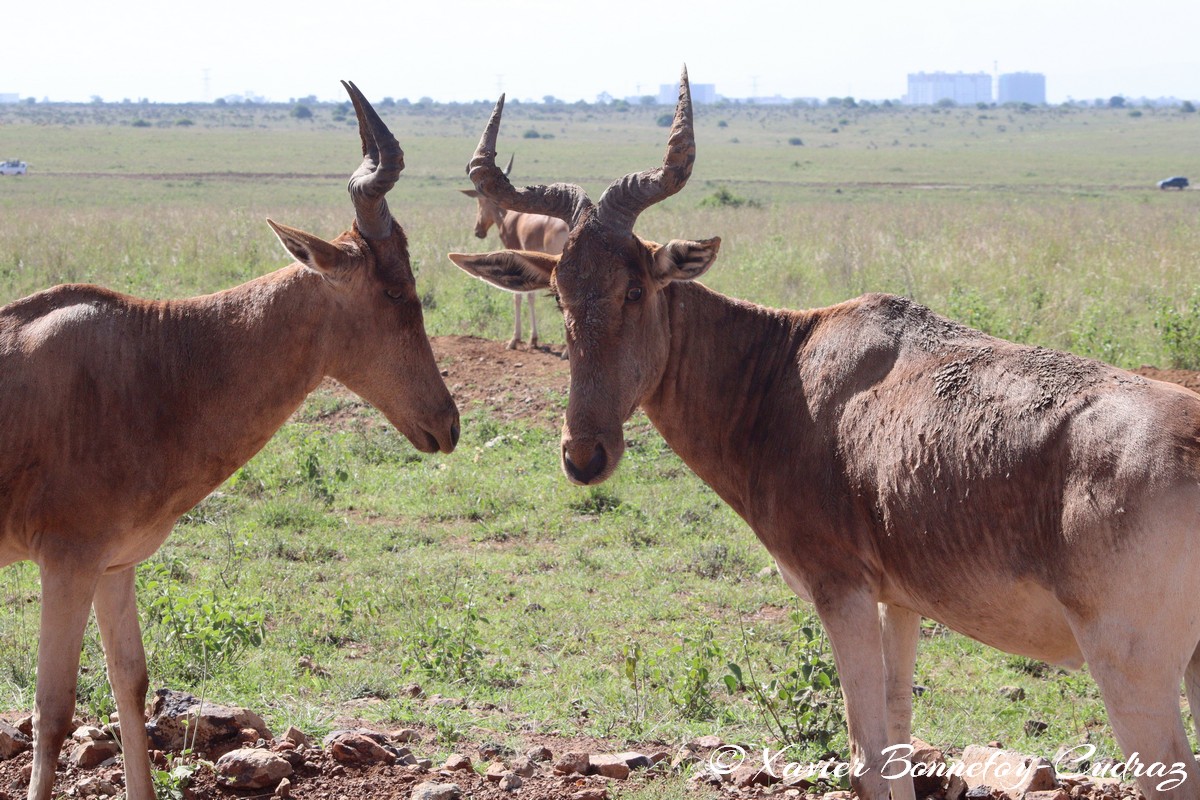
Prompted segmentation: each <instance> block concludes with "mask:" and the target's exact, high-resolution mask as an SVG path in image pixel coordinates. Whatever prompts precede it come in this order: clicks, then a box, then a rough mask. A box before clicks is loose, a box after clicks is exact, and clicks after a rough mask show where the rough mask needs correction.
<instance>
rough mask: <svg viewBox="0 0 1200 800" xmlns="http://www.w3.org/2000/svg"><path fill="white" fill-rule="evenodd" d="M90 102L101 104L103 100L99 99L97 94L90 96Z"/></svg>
mask: <svg viewBox="0 0 1200 800" xmlns="http://www.w3.org/2000/svg"><path fill="white" fill-rule="evenodd" d="M92 102H93V103H103V102H104V98H103V97H101V96H100V95H98V94H94V95H92Z"/></svg>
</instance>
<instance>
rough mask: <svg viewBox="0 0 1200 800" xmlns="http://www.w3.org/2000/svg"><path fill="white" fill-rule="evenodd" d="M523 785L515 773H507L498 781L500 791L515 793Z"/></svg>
mask: <svg viewBox="0 0 1200 800" xmlns="http://www.w3.org/2000/svg"><path fill="white" fill-rule="evenodd" d="M523 783H524V781H523V780H521V776H520V775H518V774H517V773H515V772H509V773H507V774H506V775H504V777H502V778H501V779H500V783H499V786H500V789H501V790H502V791H505V792H515V791H516V790H517V789H520V788H521V784H523Z"/></svg>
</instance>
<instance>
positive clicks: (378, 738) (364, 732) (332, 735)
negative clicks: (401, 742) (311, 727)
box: [321, 728, 391, 749]
mask: <svg viewBox="0 0 1200 800" xmlns="http://www.w3.org/2000/svg"><path fill="white" fill-rule="evenodd" d="M348 733H353V734H355V735H357V736H365V737H367V738H368V739H370V740H371V741H373V742H375V744H377V745H380V746H383V745H386V744H389V743H390V742H391V739H389V738H388V737H387V736H385V735H384V734H382V733H380V732H379V731H373V730H371V729H370V728H339V729H338V730H336V731H330V732H329V733H327V734H325V738H324V739H322V740H321V747H323V748H326V749H328V748H329V746H330V745H331V744H333V741H334V740H335V739H339V738H341V737H342V736H345V735H346V734H348Z"/></svg>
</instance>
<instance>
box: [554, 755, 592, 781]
mask: <svg viewBox="0 0 1200 800" xmlns="http://www.w3.org/2000/svg"><path fill="white" fill-rule="evenodd" d="M591 763H592V759H591V756H589V755H588V754H587V753H583V752H580V751H578V750H572V751H571V752H569V753H563V754H562V756H561V757H560V758H559V759H558V761H557V762H555V764H554V772H555V774H557V775H573V774H575V773H578V774H580V775H587V774H588V768H589V767H590V766H591Z"/></svg>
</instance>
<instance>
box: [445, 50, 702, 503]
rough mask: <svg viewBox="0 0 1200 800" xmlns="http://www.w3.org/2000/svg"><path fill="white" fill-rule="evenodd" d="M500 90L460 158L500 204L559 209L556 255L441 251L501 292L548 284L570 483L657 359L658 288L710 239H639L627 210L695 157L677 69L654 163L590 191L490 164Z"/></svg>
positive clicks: (585, 478)
mask: <svg viewBox="0 0 1200 800" xmlns="http://www.w3.org/2000/svg"><path fill="white" fill-rule="evenodd" d="M503 109H504V98H503V96H502V97H501V98H500V101H499V102H498V103H497V104H496V109H495V111H493V112H492V117H491V120H490V121H489V122H488V126H487V128H486V129H485V131H484V133H483V137H482V138H481V139H480V142H479V147H478V148H477V149H476V151H475V156H474V158H472V159H471V163H470V164H469V165H468V167H467V171H468V173H469V175H470V177H471V181H472V182H473V183H474V184H475V188H476V189H478V190H479V192H480V193H481V194H482V195H484V196H485V197H488V198H490V199H492V200H494V201H495V202H497V203H499V204H500V205H501V206H503V207H504V208H508V209H512V210H514V211H524V212H531V213H537V214H547V215H549V216H554V217H558V218H559V219H562V220H564V221H565V222H566V223H567V225H568V226H570V228H571V234H570V236H569V237H568V239H567V244H566V247H565V249H564V250H563V252H562V255H561V256H553V255H547V254H545V253H533V252H527V251H516V250H503V251H498V252H494V253H484V254H480V255H464V254H460V253H451V254H450V260H452V261H453V262H454V263H455V264H457V265H458V266H459V267H461V268H462V269H464V270H466V271H467V272H469V273H471V274H472V275H475V276H476V277H479V278H482V279H483V280H485V281H488V282H489V283H492V284H495V285H496V286H499V287H501V288H504V289H508V290H509V291H531V290H534V289H538V288H543V287H550V288H551V290H552V291H553V292H554V294H555V296H556V298H557V300H558V304H559V307H560V308H561V309H562V312H563V321H564V323H565V325H566V336H567V348H568V350H569V352H570V357H571V391H570V399H569V401H568V405H567V416H566V422H565V423H564V426H563V437H562V463H563V469H564V471H565V472H566V473H567V476H568V477H569V478H570V479H571V480H572V481H574V482H575V483H579V484H591V483H599V482H600V481H603V480H605V479H606V478H608V476H609V475H611V474H612V472H613V470H614V469H616V466H617V463H618V461H619V460H620V458H621V455H622V453H623V452H624V450H625V439H624V435H623V433H622V429H621V426H622V424H623V423H624V422H625V420H627V419H629V417H630V415H632V414H633V412H634V410H635V409H636V408H637V407H638V405H639V404H640V403H641V402H642V401H643V399H644V398H646V397H647V396H648V395H649V394H650V393H651V392H653V391H654V390H655V389H656V388H657V387H658V386H659V382H660V381H661V379H662V375H663V371H664V369H665V368H666V365H667V354H668V341H669V334H668V321H669V314H670V307H669V295H670V292H669V291H668V289H669V287H670V286H671V285H672V284H673V283H674V282H675V281H690V280H694V279H695V278H698V277H700V276H701V275H703V274H704V272H705V271H706V270H707V269H708V268H709V267H710V266H711V265H712V263H713V261H714V260H715V259H716V256H717V250H718V249H719V247H720V245H721V240H720V239H717V238H713V239H705V240H702V241H683V240H673V241H671V242H669V243H667V244H666V245H660V244H657V243H655V242H648V241H645V240H643V239H641V238H639V237H638V236H637V235H635V234H634V232H633V226H634V223H635V222H636V221H637V218H638V215H639V214H641V212H642V211H644V210H646V209H647V208H649V207H650V206H651V205H653V204H655V203H657V202H659V201H661V200H664V199H666V198H667V197H670V196H671V195H673V194H675V193H676V192H678V191H679V190H680V189H682V188H683V186H684V184H686V183H687V180H688V177H689V176H690V175H691V171H692V162H693V161H695V158H696V144H695V136H694V134H693V131H692V100H691V93H690V92H689V89H688V79H687V70H686V69H685V70H684V72H683V76H682V77H681V79H680V83H679V103H678V105H677V106H676V108H675V120H674V123H673V124H672V126H671V134H670V137H669V138H668V140H667V153H666V157H665V159H664V160H663V165H662V166H661V167H658V168H656V169H652V170H647V171H645V172H635V173H631V174H629V175H626V176H625V177H623V178H621V179H620V180H617V181H614V182H613V183H612V184H611V185H610V186H609V187H608V189H606V190H605V192H604V194H603V195H601V197H600V201H599V202H598V203H595V204H593V203H592V201H591V200H590V199H589V198H588V196H587V193H586V192H584V190H583V189H582V188H581V187H579V186H575V185H572V184H563V183H556V184H553V185H550V186H527V187H525V188H523V189H517V188H515V187H513V185H512V184H511V183H509V181H508V178H507V176H506V175H505V174H504V172H503V171H501V170H500V169H499V168H498V167H497V166H496V160H495V159H496V137H497V132H498V130H499V127H500V116H501V113H502V111H503Z"/></svg>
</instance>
